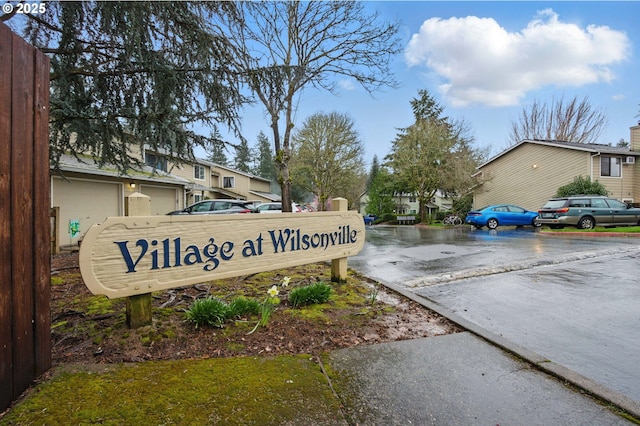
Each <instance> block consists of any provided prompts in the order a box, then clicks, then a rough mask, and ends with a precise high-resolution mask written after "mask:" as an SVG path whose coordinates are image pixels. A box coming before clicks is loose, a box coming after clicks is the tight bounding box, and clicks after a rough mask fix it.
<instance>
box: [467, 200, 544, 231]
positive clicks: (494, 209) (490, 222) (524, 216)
mask: <svg viewBox="0 0 640 426" xmlns="http://www.w3.org/2000/svg"><path fill="white" fill-rule="evenodd" d="M465 222H466V223H469V224H471V225H473V226H475V227H476V228H478V229H480V228H482V227H483V226H486V227H487V228H489V229H496V228H497V227H498V225H500V226H527V225H531V226H535V227H539V226H540V224H539V223H538V212H532V211H529V210H527V209H523V208H522V207H518V206H514V205H513V204H496V205H493V206H487V207H483V208H481V209H477V210H471V211H470V212H469V213H467V218H466V219H465Z"/></svg>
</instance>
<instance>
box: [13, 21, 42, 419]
mask: <svg viewBox="0 0 640 426" xmlns="http://www.w3.org/2000/svg"><path fill="white" fill-rule="evenodd" d="M48 121H49V59H48V58H47V57H46V56H45V55H44V54H43V53H42V52H39V51H37V50H36V49H34V48H33V47H32V46H29V45H28V44H27V43H26V42H25V41H24V40H22V39H21V38H20V37H18V36H17V35H16V34H14V33H12V32H11V30H10V29H9V28H8V27H7V26H6V25H4V24H2V23H1V22H0V411H2V410H4V409H5V408H7V407H8V406H10V404H11V402H12V401H14V400H15V399H16V398H17V397H18V396H20V394H21V393H22V392H23V391H24V390H26V389H27V388H28V387H29V386H30V385H31V383H32V382H33V381H34V379H36V378H37V377H38V376H40V375H41V374H42V373H44V372H45V371H47V370H48V369H49V367H50V366H51V330H50V325H51V313H50V288H49V286H50V275H51V271H50V269H51V259H50V241H49V240H50V236H51V233H50V229H49V206H50V200H49V197H50V195H49V194H50V186H49V185H50V184H49V144H48V139H49V132H48Z"/></svg>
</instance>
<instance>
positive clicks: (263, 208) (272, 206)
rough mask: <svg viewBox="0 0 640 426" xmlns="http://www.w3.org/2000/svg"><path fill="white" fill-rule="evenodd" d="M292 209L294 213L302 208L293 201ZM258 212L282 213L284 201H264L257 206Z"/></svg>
mask: <svg viewBox="0 0 640 426" xmlns="http://www.w3.org/2000/svg"><path fill="white" fill-rule="evenodd" d="M291 211H292V212H293V213H300V212H301V211H302V209H301V208H300V207H299V206H298V205H297V204H296V203H291ZM256 212H258V213H282V203H262V204H258V205H257V206H256Z"/></svg>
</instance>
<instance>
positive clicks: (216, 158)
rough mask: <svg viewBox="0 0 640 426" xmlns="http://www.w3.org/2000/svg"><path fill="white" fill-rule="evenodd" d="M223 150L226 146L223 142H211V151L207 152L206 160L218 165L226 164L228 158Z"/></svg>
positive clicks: (227, 163)
mask: <svg viewBox="0 0 640 426" xmlns="http://www.w3.org/2000/svg"><path fill="white" fill-rule="evenodd" d="M225 151H226V147H225V146H224V144H223V143H221V142H213V143H212V144H211V151H210V153H209V158H208V160H209V161H211V162H212V163H216V164H218V165H220V166H228V165H229V160H228V159H227V154H226V153H225Z"/></svg>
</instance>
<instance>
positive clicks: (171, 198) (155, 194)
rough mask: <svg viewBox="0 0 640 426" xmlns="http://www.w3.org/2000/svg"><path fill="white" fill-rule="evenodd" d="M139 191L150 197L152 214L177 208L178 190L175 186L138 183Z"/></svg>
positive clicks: (159, 213)
mask: <svg viewBox="0 0 640 426" xmlns="http://www.w3.org/2000/svg"><path fill="white" fill-rule="evenodd" d="M140 192H141V193H143V194H144V195H148V196H149V197H151V214H152V215H164V214H167V213H169V212H172V211H174V210H177V209H178V207H176V206H177V200H178V192H177V190H176V189H175V188H166V187H158V186H149V185H140Z"/></svg>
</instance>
